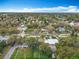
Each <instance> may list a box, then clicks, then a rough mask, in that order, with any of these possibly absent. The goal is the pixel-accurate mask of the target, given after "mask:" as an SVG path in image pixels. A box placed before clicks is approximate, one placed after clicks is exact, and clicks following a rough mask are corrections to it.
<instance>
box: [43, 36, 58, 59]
mask: <svg viewBox="0 0 79 59" xmlns="http://www.w3.org/2000/svg"><path fill="white" fill-rule="evenodd" d="M44 43H48V44H49V45H50V48H51V50H52V58H55V52H56V46H55V45H56V43H58V40H57V39H56V38H52V37H50V38H49V39H46V40H45V41H44Z"/></svg>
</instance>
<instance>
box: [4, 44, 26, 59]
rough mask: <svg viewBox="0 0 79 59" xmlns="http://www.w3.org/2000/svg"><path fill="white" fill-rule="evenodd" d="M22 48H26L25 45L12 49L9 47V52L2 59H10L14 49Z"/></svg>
mask: <svg viewBox="0 0 79 59" xmlns="http://www.w3.org/2000/svg"><path fill="white" fill-rule="evenodd" d="M18 47H19V48H23V47H26V48H27V47H28V46H27V45H17V46H14V47H11V48H10V50H9V51H8V53H7V54H6V55H5V56H4V59H10V57H11V55H12V54H13V52H14V51H15V49H16V48H18Z"/></svg>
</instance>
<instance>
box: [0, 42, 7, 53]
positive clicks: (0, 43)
mask: <svg viewBox="0 0 79 59" xmlns="http://www.w3.org/2000/svg"><path fill="white" fill-rule="evenodd" d="M5 45H6V42H5V41H0V53H2V51H3V49H4V47H5Z"/></svg>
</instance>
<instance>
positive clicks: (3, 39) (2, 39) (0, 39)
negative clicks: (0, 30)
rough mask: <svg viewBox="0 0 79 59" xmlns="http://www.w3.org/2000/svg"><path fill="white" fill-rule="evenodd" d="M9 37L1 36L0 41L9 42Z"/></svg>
mask: <svg viewBox="0 0 79 59" xmlns="http://www.w3.org/2000/svg"><path fill="white" fill-rule="evenodd" d="M8 39H9V36H0V41H5V42H6V43H7V40H8Z"/></svg>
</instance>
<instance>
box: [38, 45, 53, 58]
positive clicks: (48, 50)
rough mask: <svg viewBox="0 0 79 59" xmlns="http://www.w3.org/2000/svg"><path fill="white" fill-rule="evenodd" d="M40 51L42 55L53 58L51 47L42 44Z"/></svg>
mask: <svg viewBox="0 0 79 59" xmlns="http://www.w3.org/2000/svg"><path fill="white" fill-rule="evenodd" d="M39 51H40V52H41V54H44V55H47V56H48V57H49V58H51V57H52V56H51V55H52V50H51V48H50V47H49V45H48V44H45V43H42V44H40V46H39Z"/></svg>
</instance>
